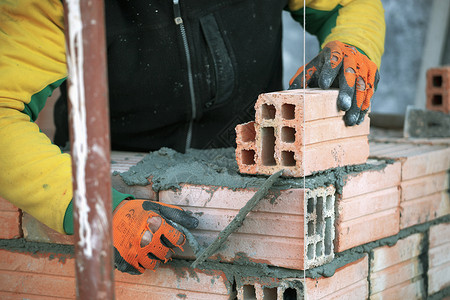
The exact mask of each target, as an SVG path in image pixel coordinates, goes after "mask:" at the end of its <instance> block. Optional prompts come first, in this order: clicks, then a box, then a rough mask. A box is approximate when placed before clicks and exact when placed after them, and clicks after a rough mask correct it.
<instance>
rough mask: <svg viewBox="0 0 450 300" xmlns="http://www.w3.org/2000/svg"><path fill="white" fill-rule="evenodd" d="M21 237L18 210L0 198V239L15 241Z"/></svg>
mask: <svg viewBox="0 0 450 300" xmlns="http://www.w3.org/2000/svg"><path fill="white" fill-rule="evenodd" d="M21 236H22V233H21V230H20V210H19V209H18V208H17V207H15V206H14V205H12V204H11V203H10V202H8V201H7V200H5V199H3V198H1V197H0V239H15V238H19V237H21Z"/></svg>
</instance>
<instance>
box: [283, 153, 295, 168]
mask: <svg viewBox="0 0 450 300" xmlns="http://www.w3.org/2000/svg"><path fill="white" fill-rule="evenodd" d="M294 155H295V154H294V152H292V151H281V165H283V166H286V167H294V166H295V165H296V163H297V162H296V161H295V157H294Z"/></svg>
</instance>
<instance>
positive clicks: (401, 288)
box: [370, 277, 425, 300]
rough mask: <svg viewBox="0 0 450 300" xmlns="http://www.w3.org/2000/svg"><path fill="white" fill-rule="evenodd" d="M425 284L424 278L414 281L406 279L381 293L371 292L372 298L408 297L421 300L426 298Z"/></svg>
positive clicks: (375, 299) (377, 299)
mask: <svg viewBox="0 0 450 300" xmlns="http://www.w3.org/2000/svg"><path fill="white" fill-rule="evenodd" d="M424 293H425V284H424V280H423V278H420V277H419V278H416V279H414V281H406V282H403V283H401V284H398V285H395V286H393V287H391V288H388V289H385V290H383V291H381V292H379V293H376V294H371V295H370V299H371V300H382V299H407V300H421V299H424V298H425V295H424Z"/></svg>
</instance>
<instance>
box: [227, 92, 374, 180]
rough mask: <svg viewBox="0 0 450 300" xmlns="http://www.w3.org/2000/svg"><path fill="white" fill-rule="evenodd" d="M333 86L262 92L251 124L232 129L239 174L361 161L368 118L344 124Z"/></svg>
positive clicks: (293, 172) (297, 172) (288, 172)
mask: <svg viewBox="0 0 450 300" xmlns="http://www.w3.org/2000/svg"><path fill="white" fill-rule="evenodd" d="M337 95H338V91H336V90H327V91H324V90H318V89H307V90H305V91H303V90H288V91H282V92H274V93H267V94H261V95H260V96H259V98H258V101H257V102H256V104H255V109H256V114H255V122H250V123H246V124H241V125H238V126H237V127H236V135H237V138H236V143H237V148H236V159H237V162H238V165H239V170H240V172H241V173H246V174H266V175H270V174H273V173H275V172H276V171H278V170H281V169H285V172H284V176H293V177H302V176H308V175H311V174H312V173H314V172H317V171H322V170H327V169H330V168H335V167H339V166H346V165H355V164H362V163H365V162H366V160H367V158H368V155H369V144H368V139H367V136H368V134H369V126H370V122H369V118H368V117H367V118H366V120H365V121H364V122H363V123H362V124H360V125H358V126H351V127H347V126H345V124H344V122H343V120H342V117H343V115H344V112H341V111H338V110H337V107H336V99H337Z"/></svg>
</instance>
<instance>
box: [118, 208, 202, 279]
mask: <svg viewBox="0 0 450 300" xmlns="http://www.w3.org/2000/svg"><path fill="white" fill-rule="evenodd" d="M166 219H169V220H171V221H173V222H176V223H178V224H180V225H182V226H184V227H186V228H195V227H197V225H198V220H197V219H196V218H195V217H192V216H190V215H189V214H188V213H186V212H185V211H184V210H182V209H181V208H180V207H177V206H174V205H168V204H164V203H160V202H155V201H149V200H130V201H126V202H125V203H124V204H122V203H121V204H120V205H119V206H118V207H117V208H116V210H115V211H114V216H113V236H114V258H115V265H116V267H117V269H118V270H120V271H122V272H126V273H130V274H141V273H143V272H144V270H145V269H150V270H153V269H155V268H156V267H157V266H158V264H159V263H160V262H164V263H165V262H167V261H168V260H169V258H170V256H171V255H172V253H173V252H174V251H173V249H174V248H180V249H181V250H183V248H182V246H183V245H184V242H185V236H184V234H182V233H181V232H179V231H178V230H176V229H175V228H173V227H172V226H171V225H169V224H168V222H167V221H166Z"/></svg>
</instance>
